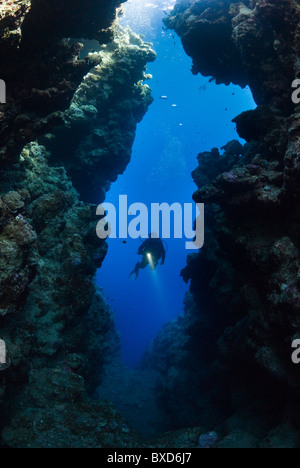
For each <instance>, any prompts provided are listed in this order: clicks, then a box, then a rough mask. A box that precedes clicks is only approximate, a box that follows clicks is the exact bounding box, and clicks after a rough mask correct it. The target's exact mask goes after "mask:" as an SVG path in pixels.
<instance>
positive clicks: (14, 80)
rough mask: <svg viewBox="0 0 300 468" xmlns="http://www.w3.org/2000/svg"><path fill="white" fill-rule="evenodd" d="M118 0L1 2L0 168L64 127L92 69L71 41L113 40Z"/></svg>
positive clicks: (78, 47)
mask: <svg viewBox="0 0 300 468" xmlns="http://www.w3.org/2000/svg"><path fill="white" fill-rule="evenodd" d="M120 4H121V2H120V1H119V0H113V1H111V0H103V1H101V2H100V1H99V0H85V1H82V0H75V1H71V0H53V1H51V2H44V1H43V0H24V1H21V2H20V1H17V0H15V1H10V2H7V1H5V2H1V5H0V33H1V41H0V61H1V79H3V80H5V82H6V84H7V104H6V105H5V106H1V107H0V112H1V113H0V137H1V145H0V163H1V164H3V162H5V163H7V162H9V161H14V160H16V159H17V157H18V155H19V153H20V151H21V150H22V148H23V146H24V145H25V144H26V143H28V142H30V141H33V140H34V139H35V138H36V137H37V136H39V135H42V134H44V133H45V132H47V131H50V130H51V129H52V128H53V127H54V126H56V125H58V124H61V123H62V122H63V118H62V114H61V113H60V112H59V111H63V110H65V109H66V108H68V106H69V104H70V101H71V99H72V97H73V95H74V92H75V90H76V88H77V86H78V85H79V84H80V82H81V80H82V78H83V77H84V75H85V74H86V73H88V72H89V71H90V70H91V68H92V67H93V65H95V64H96V63H97V62H95V61H94V62H93V60H92V59H91V58H83V59H81V58H80V51H81V46H80V44H78V43H76V41H75V40H74V39H72V38H82V39H84V38H86V39H96V40H99V41H100V43H101V44H103V43H105V42H109V40H111V38H112V31H111V29H110V28H111V26H112V23H113V22H114V20H115V18H116V8H117V7H119V6H120Z"/></svg>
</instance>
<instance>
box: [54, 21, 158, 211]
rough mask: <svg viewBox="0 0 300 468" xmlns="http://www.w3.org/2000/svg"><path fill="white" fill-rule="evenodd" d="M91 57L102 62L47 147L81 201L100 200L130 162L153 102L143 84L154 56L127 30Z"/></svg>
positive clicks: (74, 99) (86, 82)
mask: <svg viewBox="0 0 300 468" xmlns="http://www.w3.org/2000/svg"><path fill="white" fill-rule="evenodd" d="M89 56H90V58H91V59H92V60H93V61H95V62H98V63H99V62H100V64H99V65H98V66H97V67H95V68H94V69H93V70H92V71H91V72H90V73H89V74H88V75H87V76H86V77H85V79H84V81H83V82H82V84H81V85H80V86H79V88H78V89H77V91H76V93H75V95H74V97H73V99H72V103H71V106H70V109H69V110H68V111H67V112H65V114H64V126H63V127H60V128H59V129H58V130H57V131H56V132H55V133H54V136H53V138H51V140H50V141H47V140H46V141H45V145H46V146H47V148H49V149H51V152H52V154H53V156H54V157H53V160H54V161H55V162H56V163H57V162H59V163H61V164H63V165H64V167H65V168H66V169H67V172H68V174H69V175H70V176H71V178H72V181H73V183H74V185H75V187H76V188H77V190H78V191H79V192H80V195H81V196H82V197H83V199H84V200H88V201H93V202H102V201H103V199H101V198H103V195H104V194H105V191H106V190H108V188H109V186H110V183H111V182H113V181H115V180H116V179H117V177H118V175H119V174H122V173H123V172H124V171H125V169H126V167H127V165H128V163H129V162H130V159H131V149H132V145H133V142H134V138H135V131H136V126H137V124H138V123H139V122H140V121H141V120H142V118H143V117H144V115H145V113H146V112H147V110H148V107H149V105H150V104H151V103H152V102H153V98H152V95H151V89H150V88H149V86H147V85H145V84H143V82H144V81H145V79H149V75H146V74H145V71H146V66H147V63H148V62H152V61H154V60H155V58H156V54H155V52H154V51H153V50H152V48H151V44H149V43H145V42H144V41H143V40H142V39H141V38H140V37H139V36H137V35H136V34H134V33H133V32H132V31H131V30H130V29H129V28H127V29H122V28H121V27H118V29H117V30H116V31H115V37H114V41H113V42H112V43H110V44H108V45H107V46H103V47H102V48H101V49H100V51H99V52H94V53H91V54H90V55H89ZM55 137H56V138H55ZM82 173H84V174H85V179H83V178H82ZM86 180H88V184H87V183H86ZM101 188H102V195H101V197H100V199H99V193H100V194H101Z"/></svg>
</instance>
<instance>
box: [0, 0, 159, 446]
mask: <svg viewBox="0 0 300 468" xmlns="http://www.w3.org/2000/svg"><path fill="white" fill-rule="evenodd" d="M119 5H120V2H119V1H111V0H110V1H108V0H107V1H106V0H104V1H101V2H100V1H98V0H88V1H87V0H85V1H84V2H83V1H79V0H78V1H77V0H76V1H72V2H71V1H69V0H59V1H56V0H53V1H51V2H48V3H46V4H45V2H43V1H41V0H35V1H34V0H32V1H22V2H19V1H15V2H7V3H3V2H2V3H1V5H0V30H1V40H0V59H1V64H2V66H1V79H4V80H5V81H6V84H7V104H6V105H3V106H1V115H0V135H1V144H0V146H1V148H0V165H1V174H0V267H1V268H0V337H1V339H3V340H5V342H6V345H7V353H8V355H7V362H6V365H2V366H1V368H0V395H1V401H0V414H1V417H0V420H1V424H0V426H1V427H0V430H1V434H2V437H1V446H2V447H17V448H47V447H52V448H54V447H55V448H57V447H66V448H72V447H86V448H89V447H103V446H106V447H118V446H130V447H134V446H136V445H137V444H139V438H138V436H137V435H136V434H135V433H134V432H133V431H132V430H131V429H130V428H128V426H127V424H126V423H125V422H124V421H123V420H122V418H121V416H120V415H119V414H118V413H117V412H116V411H115V410H114V409H113V408H112V407H110V405H109V404H108V403H103V402H102V403H97V402H93V401H91V400H90V399H89V397H88V396H87V390H88V391H89V392H92V391H93V390H94V389H95V387H96V386H97V385H98V384H99V379H101V371H102V368H103V365H104V364H105V362H106V360H107V359H108V358H109V356H110V355H111V354H115V353H117V352H118V351H119V337H118V335H117V334H116V331H115V328H114V323H113V318H112V314H111V312H110V310H109V308H108V306H107V305H106V304H105V301H104V299H103V295H102V292H101V291H96V289H95V285H94V276H95V273H96V269H97V268H99V267H100V266H101V264H102V262H103V260H104V258H105V255H106V251H107V245H106V244H105V243H104V242H103V241H101V240H99V239H98V238H97V236H96V224H97V222H98V221H99V219H97V218H96V205H93V204H90V203H87V200H88V199H89V198H90V199H93V202H94V203H100V201H102V200H101V199H100V198H101V197H102V198H103V197H104V194H105V191H106V190H107V189H108V187H109V184H110V183H111V182H112V181H114V180H115V179H116V177H117V175H118V174H120V173H122V172H123V171H124V170H125V167H126V165H127V164H128V162H129V160H130V155H131V145H132V142H133V139H134V134H135V128H136V125H137V123H138V122H139V121H140V120H141V119H142V117H143V115H144V113H145V112H146V111H147V108H148V105H149V104H150V103H151V102H152V101H151V93H150V89H149V87H147V86H146V85H143V84H142V81H143V80H144V79H145V74H144V72H145V68H146V64H147V62H148V61H150V60H154V58H155V54H154V52H153V51H152V50H151V48H150V45H149V44H144V43H143V41H142V40H141V39H140V38H139V37H137V36H135V35H134V34H133V33H132V32H131V31H129V30H126V31H123V32H122V31H120V32H118V33H117V30H116V26H115V25H113V21H114V19H115V17H116V8H117V7H118V6H119ZM66 38H68V39H66ZM70 38H71V39H70ZM72 38H74V39H72ZM78 38H80V40H81V41H85V40H86V39H97V40H98V41H100V44H98V46H97V47H98V49H99V52H95V53H92V54H90V55H88V56H87V57H85V58H82V59H81V58H80V53H81V51H82V45H81V43H78V42H77V41H78ZM106 42H107V43H109V45H107V46H105V45H104V43H106ZM96 65H97V67H96V68H95V66H96ZM121 65H122V66H121ZM84 75H86V78H85V79H84V80H83V77H84ZM78 128H81V129H82V131H81V132H79V134H78V132H77V130H78ZM38 137H40V139H39V141H36V139H37V138H38ZM73 140H74V141H73ZM92 140H93V141H92ZM95 140H96V141H95ZM92 145H93V147H94V149H95V148H97V150H95V153H93V151H92ZM79 174H80V178H79ZM92 174H95V177H93V180H92ZM73 183H74V184H73ZM93 184H94V186H95V187H96V185H97V187H98V191H99V193H100V194H102V195H101V197H100V196H99V199H98V197H97V196H95V194H94V193H92V189H91V191H90V192H89V191H88V190H87V187H88V186H89V185H90V186H91V188H92V186H93ZM74 185H75V186H74ZM76 188H77V189H78V190H79V191H80V194H79V193H78V191H77V190H76ZM81 200H83V201H81Z"/></svg>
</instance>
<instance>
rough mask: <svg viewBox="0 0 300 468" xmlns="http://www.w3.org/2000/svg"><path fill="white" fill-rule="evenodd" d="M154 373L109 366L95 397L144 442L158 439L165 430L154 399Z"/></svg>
mask: <svg viewBox="0 0 300 468" xmlns="http://www.w3.org/2000/svg"><path fill="white" fill-rule="evenodd" d="M157 378H158V374H157V373H156V372H155V371H152V370H151V371H149V370H139V369H130V368H128V367H126V366H124V365H122V364H120V363H118V362H114V363H113V364H112V363H110V364H109V366H107V369H106V371H105V373H104V378H103V382H102V385H101V386H100V387H99V388H98V391H97V397H98V398H100V399H101V400H108V401H109V402H111V403H113V404H114V406H116V407H117V409H118V410H119V411H120V412H121V413H122V415H123V417H124V418H125V419H126V420H127V422H128V423H129V424H130V425H131V427H133V428H134V429H135V430H136V431H138V432H139V434H140V435H141V436H142V437H144V438H152V437H157V436H159V435H160V434H162V433H163V432H166V431H167V430H168V425H167V421H166V418H165V416H164V415H163V414H162V412H161V411H160V410H159V408H158V406H157V403H156V399H155V385H156V381H157Z"/></svg>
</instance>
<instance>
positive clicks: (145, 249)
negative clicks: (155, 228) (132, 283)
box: [129, 233, 166, 279]
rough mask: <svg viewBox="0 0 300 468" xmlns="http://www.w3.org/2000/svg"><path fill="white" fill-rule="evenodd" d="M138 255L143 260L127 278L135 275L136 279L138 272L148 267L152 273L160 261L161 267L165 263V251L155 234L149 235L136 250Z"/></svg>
mask: <svg viewBox="0 0 300 468" xmlns="http://www.w3.org/2000/svg"><path fill="white" fill-rule="evenodd" d="M138 255H142V256H143V259H142V261H141V262H138V263H137V264H136V265H135V268H134V270H133V271H132V272H131V273H130V275H129V278H131V277H132V276H133V275H135V279H137V278H138V276H139V272H140V270H143V269H144V268H146V267H147V266H148V265H150V268H151V269H152V270H153V271H154V270H155V269H156V267H157V265H158V263H159V261H160V259H161V265H163V264H164V263H165V259H166V249H165V246H164V243H163V241H162V240H161V239H160V238H159V237H158V236H157V235H156V234H155V233H151V234H149V239H147V240H145V242H143V243H142V245H141V246H140V248H139V250H138Z"/></svg>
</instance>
